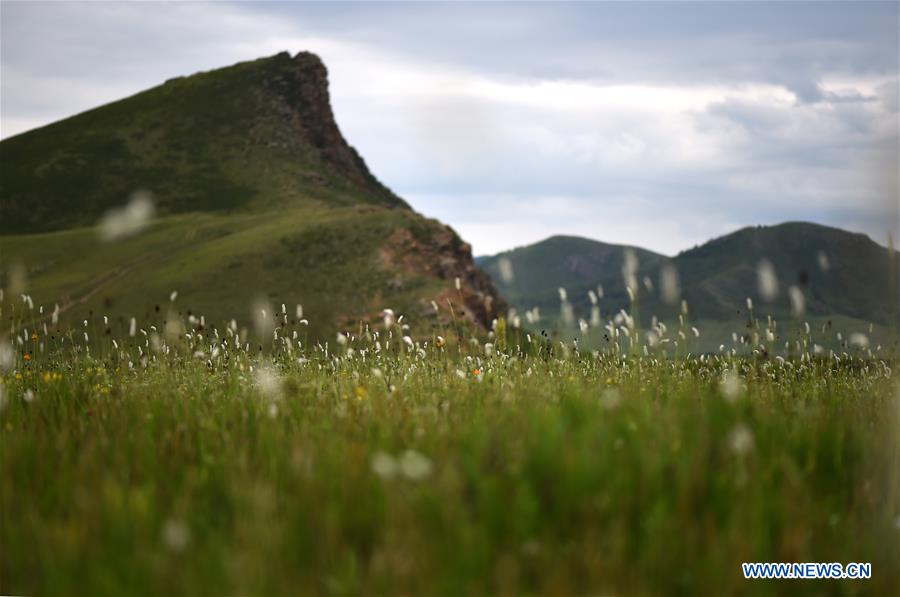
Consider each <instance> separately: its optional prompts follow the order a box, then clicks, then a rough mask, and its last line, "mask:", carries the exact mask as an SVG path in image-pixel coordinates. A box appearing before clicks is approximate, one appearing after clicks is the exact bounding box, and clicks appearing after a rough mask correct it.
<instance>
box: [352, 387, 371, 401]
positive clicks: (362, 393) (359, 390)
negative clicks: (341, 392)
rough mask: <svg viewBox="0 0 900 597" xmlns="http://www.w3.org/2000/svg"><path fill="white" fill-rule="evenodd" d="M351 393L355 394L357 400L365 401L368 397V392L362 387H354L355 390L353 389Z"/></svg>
mask: <svg viewBox="0 0 900 597" xmlns="http://www.w3.org/2000/svg"><path fill="white" fill-rule="evenodd" d="M353 392H354V393H355V394H356V399H357V400H365V399H366V398H368V397H369V392H368V390H366V388H365V387H363V386H356V388H354V390H353Z"/></svg>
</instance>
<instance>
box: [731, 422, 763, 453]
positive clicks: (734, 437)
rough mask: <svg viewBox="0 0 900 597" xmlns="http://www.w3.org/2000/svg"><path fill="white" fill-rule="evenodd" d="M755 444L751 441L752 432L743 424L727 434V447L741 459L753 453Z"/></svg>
mask: <svg viewBox="0 0 900 597" xmlns="http://www.w3.org/2000/svg"><path fill="white" fill-rule="evenodd" d="M755 444H756V442H755V441H754V439H753V432H752V431H751V430H750V428H749V427H747V426H746V425H744V424H743V423H739V424H738V425H737V426H735V427H734V429H732V430H731V433H729V434H728V445H729V446H730V447H731V451H732V452H734V454H735V455H736V456H739V457H742V456H746V455H748V454H749V453H750V452H752V451H753V448H754V447H755Z"/></svg>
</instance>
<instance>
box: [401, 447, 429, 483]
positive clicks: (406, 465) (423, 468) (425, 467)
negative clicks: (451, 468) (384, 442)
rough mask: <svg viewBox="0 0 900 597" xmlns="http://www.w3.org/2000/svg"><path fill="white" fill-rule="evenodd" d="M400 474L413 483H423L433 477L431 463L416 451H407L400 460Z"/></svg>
mask: <svg viewBox="0 0 900 597" xmlns="http://www.w3.org/2000/svg"><path fill="white" fill-rule="evenodd" d="M398 464H399V466H400V472H401V473H402V474H403V476H404V477H406V478H407V479H410V480H411V481H421V480H422V479H424V478H425V477H428V476H429V475H431V470H432V468H433V467H432V465H431V461H430V460H429V459H428V458H426V457H425V456H423V455H422V454H419V453H418V452H416V451H415V450H407V451H406V452H404V453H403V455H402V456H400V458H399V460H398Z"/></svg>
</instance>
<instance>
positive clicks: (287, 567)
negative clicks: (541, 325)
mask: <svg viewBox="0 0 900 597" xmlns="http://www.w3.org/2000/svg"><path fill="white" fill-rule="evenodd" d="M176 300H177V299H176V296H175V295H174V294H173V296H172V302H171V303H169V309H170V311H169V312H168V313H167V314H166V317H160V318H159V319H158V320H156V321H146V322H138V321H123V322H119V323H110V322H109V320H105V321H104V318H103V317H102V316H99V315H98V316H96V317H94V318H93V319H91V320H90V321H88V320H85V321H84V322H78V323H77V324H76V325H74V326H71V327H69V328H67V329H66V330H62V328H61V327H60V328H57V327H55V326H54V323H55V322H54V321H53V320H54V319H55V318H53V316H52V315H51V314H49V313H46V312H44V313H39V310H40V307H38V308H35V307H34V305H33V303H30V302H29V301H30V297H26V298H24V299H23V300H19V297H15V300H11V299H10V297H8V296H7V297H6V302H5V303H3V306H4V308H5V312H4V319H5V320H6V321H12V322H13V323H12V325H11V327H10V328H8V329H9V330H10V332H11V333H10V334H9V335H8V336H7V337H6V338H5V340H3V342H2V343H0V437H2V442H0V445H2V448H0V478H2V481H3V482H2V484H0V512H2V530H0V593H3V594H135V593H140V594H360V593H364V594H401V593H402V594H462V593H466V594H484V593H488V594H521V593H553V594H587V593H590V594H598V593H604V594H607V593H619V594H753V595H756V594H776V593H786V592H790V593H816V594H819V593H829V594H831V593H833V594H882V595H887V594H897V593H898V592H900V492H898V489H900V444H898V434H897V428H898V423H900V383H898V382H900V379H898V375H897V373H896V358H895V356H894V355H891V354H888V353H886V351H885V350H884V349H881V350H879V349H877V348H869V347H863V346H861V345H853V346H851V345H850V344H848V343H845V349H844V350H838V351H831V350H827V351H824V350H821V349H820V348H818V344H816V342H817V339H816V338H815V334H816V331H815V330H813V331H811V332H809V331H805V332H804V333H802V334H801V335H799V336H798V337H797V339H796V341H795V343H794V345H792V346H789V347H788V348H790V350H788V351H787V352H785V351H784V350H783V349H782V350H779V349H778V348H777V347H775V346H771V345H770V346H769V349H766V348H765V346H766V342H767V334H766V326H767V325H770V324H769V323H767V322H766V320H761V321H760V320H757V321H755V322H754V329H755V330H756V331H755V332H754V338H753V340H754V341H753V343H751V344H750V345H749V346H744V347H728V348H723V350H721V351H720V352H719V353H707V354H702V355H700V356H689V355H688V354H687V352H686V351H685V353H684V354H678V353H677V352H675V351H672V350H669V351H668V352H667V346H669V345H668V343H667V342H662V341H661V340H666V339H667V338H668V336H673V337H674V338H675V340H674V342H675V343H677V342H678V339H679V338H685V337H687V338H690V337H691V336H692V334H691V333H690V331H689V328H687V329H688V334H683V335H678V334H676V333H673V331H671V330H666V329H660V328H656V329H655V330H651V331H652V332H653V333H655V334H656V342H653V343H652V345H649V344H648V343H647V342H646V339H647V338H650V337H651V336H650V335H647V334H644V333H639V332H638V330H634V329H632V330H630V331H629V330H628V328H629V326H630V325H633V323H631V322H629V321H628V320H627V319H626V321H625V324H624V325H623V326H622V327H623V328H624V330H623V332H622V333H621V334H619V333H618V330H617V329H616V333H615V334H614V336H615V341H614V342H612V343H611V344H610V345H609V346H608V347H607V348H606V349H604V350H600V351H588V350H583V351H582V350H580V349H579V348H578V347H577V345H573V344H571V343H569V344H565V343H561V342H551V341H549V340H547V339H545V338H543V337H542V336H541V335H540V334H533V335H532V334H530V333H527V332H526V331H524V330H516V329H513V328H511V327H509V328H508V326H507V324H506V322H504V321H502V320H501V321H498V322H496V323H495V325H494V330H493V331H492V332H491V333H490V334H488V335H484V334H478V333H475V331H474V330H470V329H468V328H466V327H465V326H463V325H462V324H461V323H460V322H456V323H455V324H454V325H452V326H450V327H449V328H447V329H438V330H434V331H419V333H416V332H417V330H416V328H415V325H414V322H409V321H407V320H405V319H404V318H403V317H402V316H401V315H400V314H395V313H393V312H391V311H386V312H385V313H384V319H383V320H382V321H378V322H376V323H373V324H371V325H365V324H360V325H359V326H357V327H356V329H354V330H352V331H348V330H345V331H344V332H343V333H340V334H337V335H336V336H334V337H333V340H330V341H329V342H313V341H311V340H308V339H307V331H306V330H307V329H308V326H307V323H306V321H305V319H304V318H303V313H302V309H301V308H300V307H299V306H298V307H296V308H293V307H292V308H291V309H288V308H286V306H281V308H280V309H278V308H274V309H271V310H267V311H266V312H265V313H263V312H262V310H260V313H259V317H258V318H257V320H256V322H255V324H256V325H255V327H253V326H251V327H250V329H245V328H239V327H238V325H237V323H236V322H230V323H226V324H224V325H222V326H217V327H216V326H211V325H207V323H206V321H205V320H204V319H200V318H197V317H195V316H190V317H187V318H186V317H183V316H178V315H177V314H176V309H177V307H176V305H177V302H176ZM438 308H439V309H440V307H438ZM164 321H165V323H163V322H164ZM411 324H413V327H410V325H411ZM738 348H742V350H738ZM756 561H760V562H765V561H776V562H779V561H783V562H806V561H812V562H841V563H849V562H871V563H872V578H871V579H869V580H815V581H814V580H805V581H797V580H793V581H787V580H783V581H773V580H765V581H764V580H745V579H744V578H743V575H742V572H741V567H740V564H741V562H756Z"/></svg>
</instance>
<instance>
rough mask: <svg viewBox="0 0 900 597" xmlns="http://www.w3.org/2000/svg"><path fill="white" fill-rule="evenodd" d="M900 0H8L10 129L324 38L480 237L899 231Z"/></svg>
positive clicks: (4, 71)
mask: <svg viewBox="0 0 900 597" xmlns="http://www.w3.org/2000/svg"><path fill="white" fill-rule="evenodd" d="M898 31H900V3H898V2H886V3H874V2H872V3H870V2H852V3H838V2H803V3H786V2H767V3H763V2H753V3H736V2H728V3H725V2H721V3H713V2H704V3H688V2H664V3H650V2H617V3H613V2H597V3H538V2H532V3H512V2H509V3H487V2H479V3H475V2H469V3H434V2H432V3H380V2H369V3H350V2H344V3H334V2H332V3H312V2H308V3H298V2H272V3H267V2H244V3H200V2H190V3H162V2H142V3H136V2H94V3H75V2H53V3H43V2H10V1H7V0H4V1H3V2H0V137H2V138H6V137H9V136H11V135H15V134H17V133H21V132H23V131H26V130H29V129H31V128H34V127H37V126H41V125H44V124H47V123H50V122H53V121H55V120H58V119H60V118H63V117H66V116H70V115H73V114H76V113H78V112H81V111H84V110H86V109H89V108H92V107H95V106H97V105H100V104H103V103H106V102H109V101H113V100H115V99H119V98H122V97H125V96H128V95H131V94H133V93H136V92H138V91H140V90H142V89H146V88H148V87H152V86H154V85H157V84H160V83H162V82H163V81H165V80H166V79H169V78H171V77H174V76H179V75H187V74H190V73H194V72H197V71H201V70H209V69H213V68H217V67H222V66H227V65H230V64H233V63H235V62H239V61H242V60H250V59H254V58H258V57H262V56H267V55H272V54H275V53H278V52H280V51H284V50H287V51H288V52H290V53H292V54H294V53H296V52H298V51H300V50H309V51H312V52H315V53H317V54H319V55H320V56H321V57H322V59H323V60H324V61H325V64H326V66H327V67H328V70H329V80H330V89H331V95H332V104H333V108H334V112H335V116H336V118H337V121H338V124H339V126H340V128H341V130H342V132H343V133H344V136H345V137H346V138H347V139H348V141H349V142H350V143H351V144H352V145H354V146H355V147H356V148H357V149H358V150H359V151H360V153H361V154H362V156H363V157H364V159H365V160H366V162H367V164H368V165H369V167H370V169H371V170H372V171H373V173H374V174H375V175H376V176H377V177H378V178H379V179H380V180H381V181H382V182H384V183H385V184H386V185H387V186H389V187H390V188H391V189H393V190H394V191H395V192H396V193H397V194H399V195H400V196H401V197H403V198H404V199H406V200H407V201H408V202H409V203H410V204H411V205H412V206H413V207H414V208H415V209H416V210H418V211H420V212H421V213H423V214H425V215H428V216H430V217H435V218H438V219H440V220H441V221H443V222H445V223H448V224H450V225H451V226H453V227H454V228H455V229H456V230H457V232H459V233H460V235H461V236H462V237H463V238H464V239H466V240H467V241H468V242H470V243H471V244H472V245H473V251H474V253H475V254H476V255H485V254H493V253H496V252H498V251H501V250H506V249H510V248H513V247H516V246H522V245H526V244H530V243H533V242H536V241H539V240H542V239H544V238H546V237H548V236H551V235H554V234H567V235H577V236H584V237H588V238H593V239H597V240H601V241H604V242H613V243H623V244H629V245H637V246H642V247H645V248H648V249H651V250H655V251H659V252H661V253H664V254H668V255H674V254H676V253H677V252H679V251H681V250H685V249H689V248H691V247H692V246H695V245H698V244H701V243H703V242H705V241H706V240H708V239H710V238H713V237H716V236H721V235H723V234H727V233H729V232H731V231H733V230H735V229H738V228H741V227H743V226H750V225H758V224H776V223H779V222H783V221H794V220H805V221H813V222H818V223H822V224H827V225H832V226H838V227H841V228H846V229H850V230H854V231H860V232H864V233H867V234H869V235H870V236H871V237H872V238H873V239H874V240H876V241H878V242H880V243H882V244H887V235H888V233H892V234H893V237H894V239H895V243H896V239H897V238H898V236H900V178H898V177H900V173H898V162H900V109H898V104H900V101H898V85H900V82H898V81H900V34H898Z"/></svg>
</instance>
